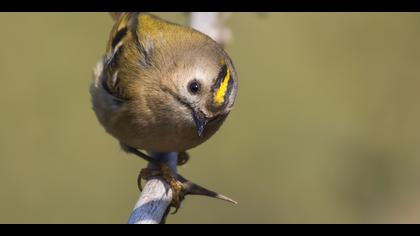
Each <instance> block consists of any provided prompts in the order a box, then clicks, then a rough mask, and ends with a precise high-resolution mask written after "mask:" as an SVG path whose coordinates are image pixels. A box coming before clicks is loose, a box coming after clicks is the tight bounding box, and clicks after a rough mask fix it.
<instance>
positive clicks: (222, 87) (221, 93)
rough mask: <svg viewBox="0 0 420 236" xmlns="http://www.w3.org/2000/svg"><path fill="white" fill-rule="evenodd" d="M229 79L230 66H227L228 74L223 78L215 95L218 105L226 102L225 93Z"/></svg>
mask: <svg viewBox="0 0 420 236" xmlns="http://www.w3.org/2000/svg"><path fill="white" fill-rule="evenodd" d="M229 80H230V70H229V68H227V71H226V76H225V78H224V79H223V82H222V84H221V85H220V88H219V89H218V90H217V92H216V94H215V95H214V101H215V102H216V104H218V105H220V104H222V103H223V102H225V94H226V91H227V87H228V84H229Z"/></svg>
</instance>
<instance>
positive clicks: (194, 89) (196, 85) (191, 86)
mask: <svg viewBox="0 0 420 236" xmlns="http://www.w3.org/2000/svg"><path fill="white" fill-rule="evenodd" d="M200 90H201V85H200V82H198V81H197V80H193V81H191V82H190V83H188V91H190V93H192V94H197V93H199V92H200Z"/></svg>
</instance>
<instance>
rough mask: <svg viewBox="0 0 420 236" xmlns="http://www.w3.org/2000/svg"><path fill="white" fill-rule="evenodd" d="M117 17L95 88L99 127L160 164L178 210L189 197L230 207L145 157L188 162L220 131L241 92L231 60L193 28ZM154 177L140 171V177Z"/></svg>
mask: <svg viewBox="0 0 420 236" xmlns="http://www.w3.org/2000/svg"><path fill="white" fill-rule="evenodd" d="M112 16H113V17H114V19H115V22H114V25H113V27H112V30H111V32H110V36H109V39H108V43H107V46H106V52H105V54H104V55H103V56H102V58H101V59H100V60H99V62H98V63H97V65H96V67H95V68H94V72H93V80H92V83H91V86H90V94H91V102H92V108H93V111H94V113H95V114H96V117H97V119H98V121H99V123H100V124H101V125H102V126H103V127H104V129H105V131H106V132H107V133H109V134H110V135H111V136H113V137H114V138H115V139H117V140H118V142H119V144H120V146H121V148H122V150H124V151H125V152H127V153H130V154H135V155H137V156H139V157H141V158H143V159H145V160H146V161H149V162H151V163H155V164H157V165H158V166H159V168H158V170H157V175H159V174H160V175H163V176H164V179H165V180H166V181H167V182H168V183H169V185H170V187H171V188H172V190H173V192H174V197H173V201H172V206H174V207H175V208H176V209H178V208H179V205H180V202H181V201H182V199H183V197H184V196H185V195H186V194H201V195H207V196H212V197H217V198H221V199H224V200H228V201H233V200H231V199H229V198H227V197H225V196H223V195H221V194H217V193H215V192H213V191H210V190H207V189H205V188H202V187H201V186H199V185H196V184H194V183H192V182H190V181H188V180H186V179H185V178H183V177H182V176H180V175H174V174H173V173H171V171H170V170H169V169H168V168H167V166H165V164H163V163H158V162H157V161H156V160H155V159H153V158H152V157H150V156H148V155H147V154H145V153H144V152H143V151H146V152H152V151H153V152H178V153H180V157H184V158H181V160H180V162H181V164H183V163H185V162H186V161H187V160H188V159H189V155H188V154H187V151H188V150H189V149H191V148H194V147H197V146H198V145H200V144H202V143H203V142H205V141H206V140H208V139H209V138H210V137H212V136H213V135H214V134H215V133H216V132H217V131H218V130H219V128H220V127H221V125H222V124H223V123H224V121H225V120H226V118H227V117H228V115H229V114H230V112H231V111H232V109H233V107H234V104H235V98H236V94H237V90H238V75H237V72H236V70H235V67H234V65H233V62H232V60H231V58H230V57H229V55H228V54H227V53H226V51H225V50H224V49H223V48H222V46H221V45H219V44H218V43H217V42H216V41H214V40H213V39H211V38H210V37H208V36H207V35H205V34H203V33H201V32H199V31H196V30H194V29H192V28H190V27H187V26H182V25H179V24H175V23H172V22H169V21H166V20H164V19H162V18H159V17H157V16H155V15H152V14H150V13H143V12H141V13H140V12H123V13H118V14H112ZM150 175H151V173H150V171H148V170H147V169H143V170H142V171H141V172H140V175H139V179H142V178H145V179H147V178H148V177H150ZM154 175H156V173H155V174H154ZM139 185H140V184H139ZM140 188H141V186H140Z"/></svg>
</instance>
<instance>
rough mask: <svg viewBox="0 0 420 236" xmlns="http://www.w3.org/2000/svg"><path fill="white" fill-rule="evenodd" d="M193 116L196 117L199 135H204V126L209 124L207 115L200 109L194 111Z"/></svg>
mask: <svg viewBox="0 0 420 236" xmlns="http://www.w3.org/2000/svg"><path fill="white" fill-rule="evenodd" d="M193 118H194V122H195V126H196V129H197V133H198V136H199V137H202V136H203V132H204V128H205V127H206V124H207V121H208V120H207V118H206V117H205V115H204V114H203V113H202V112H200V111H198V112H193Z"/></svg>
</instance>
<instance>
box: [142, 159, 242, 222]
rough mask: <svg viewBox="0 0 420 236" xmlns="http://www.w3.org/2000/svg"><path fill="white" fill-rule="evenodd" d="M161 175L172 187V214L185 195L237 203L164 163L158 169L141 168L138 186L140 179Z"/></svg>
mask: <svg viewBox="0 0 420 236" xmlns="http://www.w3.org/2000/svg"><path fill="white" fill-rule="evenodd" d="M157 176H161V177H162V178H163V179H164V180H165V181H166V182H167V183H168V184H169V186H170V188H171V189H172V202H171V207H174V208H175V210H174V212H172V214H175V213H176V212H177V211H178V209H179V208H180V206H181V203H182V201H183V200H184V199H185V196H186V195H201V196H207V197H212V198H217V199H221V200H224V201H228V202H231V203H234V204H237V202H236V201H234V200H232V199H230V198H228V197H226V196H224V195H222V194H219V193H216V192H213V191H211V190H208V189H206V188H204V187H201V186H200V185H198V184H195V183H193V182H191V181H189V180H187V179H185V178H184V177H182V176H181V175H176V174H174V173H173V172H172V170H171V169H170V167H169V166H168V165H166V164H164V163H160V164H159V168H158V169H148V168H146V169H142V170H141V171H140V175H139V177H138V179H137V181H138V186H139V189H140V191H142V190H143V188H142V185H141V180H142V179H145V180H148V179H150V178H151V177H157Z"/></svg>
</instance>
